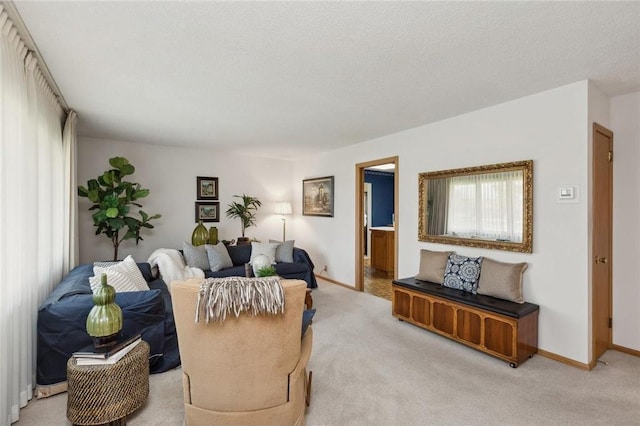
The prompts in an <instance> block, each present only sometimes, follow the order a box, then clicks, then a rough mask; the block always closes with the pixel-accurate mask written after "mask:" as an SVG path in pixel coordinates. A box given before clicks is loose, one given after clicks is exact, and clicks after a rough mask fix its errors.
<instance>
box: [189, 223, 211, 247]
mask: <svg viewBox="0 0 640 426" xmlns="http://www.w3.org/2000/svg"><path fill="white" fill-rule="evenodd" d="M208 241H209V231H207V228H206V227H205V226H204V225H203V224H202V221H200V222H198V226H196V229H194V230H193V234H191V244H193V245H194V246H201V245H203V244H207V242H208Z"/></svg>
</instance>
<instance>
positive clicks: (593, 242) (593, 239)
mask: <svg viewBox="0 0 640 426" xmlns="http://www.w3.org/2000/svg"><path fill="white" fill-rule="evenodd" d="M596 133H601V134H603V135H605V136H606V137H608V138H609V139H610V140H611V144H610V151H611V152H612V155H613V132H612V131H611V130H609V129H607V128H605V127H603V126H601V125H599V124H598V123H595V122H594V123H593V132H592V136H591V137H592V143H591V156H592V163H593V164H592V170H593V176H592V179H593V191H594V194H592V197H594V199H595V188H596V185H595V164H596V161H597V159H596V156H595V143H596V142H595V140H596ZM608 180H609V182H608V186H609V201H608V203H609V223H608V228H609V229H608V231H609V232H608V234H609V250H608V253H606V254H605V255H606V256H607V259H608V262H609V274H608V277H607V281H608V282H607V286H608V288H607V292H608V293H609V294H608V299H609V300H608V301H609V303H608V305H609V306H607V310H608V312H609V318H613V160H611V168H610V173H609V176H608ZM595 210H596V207H595V205H592V206H591V216H592V217H593V224H595ZM592 226H595V225H592ZM592 229H593V228H592ZM591 252H592V255H591V259H589V261H590V262H592V265H593V264H594V263H593V262H595V260H594V259H595V256H599V255H602V253H596V236H595V232H593V230H592V233H591ZM594 275H595V274H594V273H592V274H591V361H590V363H589V366H590V368H593V367H595V365H596V363H597V361H598V357H597V354H596V332H595V331H596V327H597V324H596V319H597V318H596V305H597V303H598V302H597V301H596V297H595V295H596V285H595V279H594ZM607 334H608V336H607V349H611V348H612V343H613V326H611V327H609V330H608V333H607Z"/></svg>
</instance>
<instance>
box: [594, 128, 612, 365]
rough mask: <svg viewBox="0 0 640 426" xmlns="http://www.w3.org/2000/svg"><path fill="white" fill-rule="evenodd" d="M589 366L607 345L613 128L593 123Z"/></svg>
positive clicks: (610, 293)
mask: <svg viewBox="0 0 640 426" xmlns="http://www.w3.org/2000/svg"><path fill="white" fill-rule="evenodd" d="M592 154H593V207H592V208H593V211H592V216H593V235H592V239H593V240H592V247H593V256H594V258H593V260H592V261H593V273H592V278H591V279H592V282H591V288H592V296H591V298H592V305H591V306H592V313H591V316H592V320H593V323H592V339H593V342H592V343H593V360H592V361H591V364H592V367H593V366H595V364H596V363H597V360H598V358H600V357H601V356H602V354H604V353H605V352H606V351H607V350H608V349H610V348H611V343H612V342H611V330H612V325H613V324H612V316H613V312H612V310H613V309H612V301H611V299H612V274H611V271H612V242H613V238H612V236H613V219H612V218H613V132H612V131H611V130H609V129H606V128H604V127H602V126H600V125H598V124H596V123H594V124H593V147H592Z"/></svg>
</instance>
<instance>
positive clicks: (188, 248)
mask: <svg viewBox="0 0 640 426" xmlns="http://www.w3.org/2000/svg"><path fill="white" fill-rule="evenodd" d="M225 250H226V249H225ZM182 253H183V254H184V261H185V263H186V264H187V266H191V267H192V268H198V269H202V270H203V271H206V270H207V269H209V258H208V257H207V250H206V248H205V246H194V245H192V244H189V243H187V242H186V241H185V242H183V243H182Z"/></svg>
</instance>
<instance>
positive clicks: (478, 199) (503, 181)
mask: <svg viewBox="0 0 640 426" xmlns="http://www.w3.org/2000/svg"><path fill="white" fill-rule="evenodd" d="M418 192H419V194H418V209H419V222H418V240H420V241H426V242H431V243H442V244H455V245H461V246H471V247H482V248H490V249H497V250H508V251H519V252H524V253H531V252H532V249H533V247H532V238H533V161H531V160H527V161H517V162H513V163H502V164H493V165H489V166H479V167H467V168H463V169H454V170H442V171H438V172H428V173H420V174H419V175H418Z"/></svg>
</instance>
